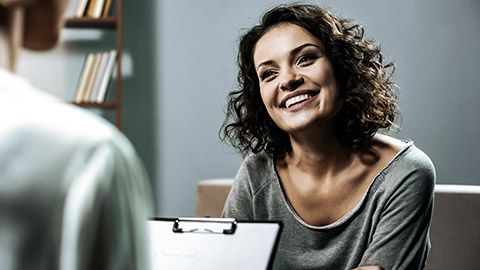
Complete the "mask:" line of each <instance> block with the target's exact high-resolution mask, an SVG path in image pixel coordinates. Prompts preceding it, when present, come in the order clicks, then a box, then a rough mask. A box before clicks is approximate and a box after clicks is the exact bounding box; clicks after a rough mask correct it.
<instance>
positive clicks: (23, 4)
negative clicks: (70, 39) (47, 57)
mask: <svg viewBox="0 0 480 270" xmlns="http://www.w3.org/2000/svg"><path fill="white" fill-rule="evenodd" d="M69 2H70V1H68V0H0V35H1V36H0V39H7V41H4V43H6V45H4V46H6V47H7V48H1V46H0V50H1V51H2V53H1V54H3V56H2V55H0V58H2V57H3V58H5V57H7V58H8V59H0V62H2V63H4V64H3V65H8V66H9V67H10V69H14V67H15V62H16V56H17V50H18V48H19V47H24V48H26V49H30V50H48V49H51V48H52V47H54V46H55V45H56V44H57V42H58V39H59V36H60V29H61V27H62V24H63V13H64V12H65V9H66V7H67V6H68V4H69ZM0 41H1V40H0ZM5 51H8V52H5ZM5 63H6V64H5Z"/></svg>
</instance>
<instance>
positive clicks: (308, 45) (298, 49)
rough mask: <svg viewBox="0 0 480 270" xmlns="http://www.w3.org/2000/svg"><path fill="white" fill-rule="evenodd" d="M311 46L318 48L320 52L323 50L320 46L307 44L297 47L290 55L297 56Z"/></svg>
mask: <svg viewBox="0 0 480 270" xmlns="http://www.w3.org/2000/svg"><path fill="white" fill-rule="evenodd" d="M310 46H313V47H315V48H318V49H320V50H321V49H322V48H320V46H318V45H315V44H312V43H305V44H303V45H300V46H298V47H296V48H295V49H293V50H291V51H290V55H295V54H297V53H299V52H301V51H302V50H303V49H304V48H306V47H310Z"/></svg>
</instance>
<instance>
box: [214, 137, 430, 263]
mask: <svg viewBox="0 0 480 270" xmlns="http://www.w3.org/2000/svg"><path fill="white" fill-rule="evenodd" d="M434 183H435V169H434V167H433V164H432V162H431V161H430V159H429V158H428V157H427V156H426V155H425V154H424V153H423V152H422V151H421V150H419V149H418V148H417V147H415V146H414V145H413V143H412V142H411V141H409V142H408V143H407V145H406V146H405V148H404V149H403V150H402V151H400V152H399V153H398V154H397V155H396V156H395V158H394V159H393V160H392V161H391V162H390V163H389V164H388V165H387V166H386V167H385V168H384V169H383V170H382V171H381V172H380V173H379V174H378V175H377V176H376V178H375V179H374V181H373V182H372V184H371V185H370V187H369V188H368V190H367V192H366V193H365V194H364V196H363V198H362V200H361V201H360V202H359V203H358V204H357V205H356V206H355V207H354V208H353V209H352V210H351V211H350V212H349V213H347V214H346V215H345V216H344V217H342V218H341V219H339V220H338V221H336V222H334V223H332V224H329V225H326V226H311V225H309V224H307V223H306V222H304V221H303V220H302V219H301V218H300V217H299V216H298V215H297V214H296V212H295V210H294V209H293V207H292V206H291V204H290V203H289V201H288V199H287V198H286V196H285V194H284V192H283V190H282V186H281V183H280V180H279V178H278V175H277V173H276V171H275V165H274V160H273V159H272V158H270V157H269V156H268V155H267V154H265V153H259V154H254V155H250V156H249V157H247V158H246V159H245V161H244V162H243V164H242V166H241V167H240V169H239V171H238V173H237V176H236V179H235V181H234V184H233V186H232V190H231V192H230V194H229V196H228V199H227V202H226V204H225V208H224V210H223V214H222V216H223V217H234V218H237V219H238V220H276V221H281V222H282V223H283V225H284V228H283V232H282V235H281V237H280V243H279V246H278V249H277V253H276V256H275V261H274V266H273V268H274V269H335V270H336V269H353V268H355V267H358V266H362V265H380V266H382V267H383V268H385V269H386V270H390V269H422V268H423V267H424V266H425V263H426V259H427V255H428V252H429V250H430V240H429V236H428V233H429V226H430V221H431V216H432V210H433V192H434ZM253 246H254V244H253Z"/></svg>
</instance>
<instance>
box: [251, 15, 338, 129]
mask: <svg viewBox="0 0 480 270" xmlns="http://www.w3.org/2000/svg"><path fill="white" fill-rule="evenodd" d="M253 60H254V65H255V69H256V72H257V75H258V79H259V83H260V93H261V96H262V100H263V103H264V104H265V107H266V108H267V111H268V113H269V115H270V117H272V119H273V121H274V122H275V123H276V124H277V125H278V126H279V127H280V128H281V129H282V130H284V131H286V132H288V133H290V134H292V133H295V132H297V131H302V130H305V129H306V128H311V127H319V126H322V125H326V126H328V124H332V125H331V126H332V127H333V116H334V115H335V114H336V113H337V111H338V110H339V107H340V102H339V90H338V86H337V82H336V80H335V76H334V72H333V68H332V64H331V63H330V60H328V58H327V57H326V56H325V52H324V47H323V44H322V42H321V41H320V40H319V39H317V38H316V37H314V36H313V35H311V34H310V33H309V32H308V31H307V30H305V29H304V28H302V27H300V26H297V25H295V24H288V23H287V24H281V25H278V26H275V27H274V28H272V29H270V30H269V31H268V32H267V33H266V34H265V35H263V36H262V37H261V38H260V39H259V40H258V42H257V44H256V45H255V48H254V53H253Z"/></svg>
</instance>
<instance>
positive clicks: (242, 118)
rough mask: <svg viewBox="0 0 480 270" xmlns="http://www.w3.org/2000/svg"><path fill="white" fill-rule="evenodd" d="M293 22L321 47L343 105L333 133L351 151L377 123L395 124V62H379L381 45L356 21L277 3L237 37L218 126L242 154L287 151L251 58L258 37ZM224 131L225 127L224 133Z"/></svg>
mask: <svg viewBox="0 0 480 270" xmlns="http://www.w3.org/2000/svg"><path fill="white" fill-rule="evenodd" d="M285 23H291V24H296V25H298V26H300V27H302V28H304V29H306V30H307V31H308V32H310V34H312V35H313V36H315V37H316V38H318V39H319V40H320V41H321V42H322V43H323V45H324V47H325V55H326V56H327V58H328V59H329V60H330V62H331V63H332V66H333V70H334V74H335V79H336V81H337V83H338V85H339V91H340V98H341V99H342V101H343V105H342V107H341V109H340V111H339V112H338V114H337V116H336V130H335V133H336V136H337V138H338V140H339V141H340V142H341V143H342V144H343V145H344V146H345V147H347V148H349V149H351V150H352V151H359V150H362V149H365V148H366V147H368V146H369V145H370V144H371V143H372V141H373V136H374V135H375V133H376V132H377V131H378V130H379V129H386V128H389V127H391V126H395V124H394V119H395V116H396V114H397V112H398V107H397V95H396V91H395V90H396V86H395V84H394V82H393V81H392V76H393V72H394V69H395V67H394V64H393V63H383V57H382V53H381V51H380V45H379V44H378V43H377V42H375V41H372V40H369V39H366V38H365V37H364V29H363V27H362V26H361V25H359V24H358V23H356V22H354V21H352V20H347V19H339V18H337V17H335V16H333V15H332V14H331V13H330V12H329V11H327V10H325V9H323V8H320V7H318V6H313V5H281V6H278V7H275V8H273V9H271V10H270V11H268V12H267V13H265V14H264V15H263V17H262V19H261V22H260V24H259V25H256V26H254V27H253V28H251V29H250V30H249V31H248V32H247V33H246V34H244V35H243V36H242V37H241V39H240V44H239V53H238V57H237V61H238V65H239V68H240V70H239V72H238V83H239V89H238V90H236V91H233V92H231V93H230V94H229V98H228V107H227V115H226V119H225V121H224V123H223V125H222V128H221V130H220V132H221V134H220V137H221V139H222V140H228V141H229V142H230V143H231V144H232V146H234V147H236V148H237V149H238V150H239V151H240V152H241V153H242V154H243V155H246V154H248V153H249V152H253V153H258V152H260V151H265V152H267V153H269V154H271V155H273V156H274V157H281V156H284V155H285V154H286V153H288V152H289V151H291V144H290V139H289V135H288V133H286V132H285V131H283V130H281V129H280V128H279V127H278V126H277V125H276V124H275V123H274V122H273V120H272V118H271V117H270V115H269V114H268V112H267V109H266V107H265V105H264V104H263V101H262V98H261V95H260V86H259V81H258V77H257V74H256V71H255V67H254V63H253V53H254V48H255V44H256V43H257V41H258V40H259V39H260V38H261V37H262V36H263V35H264V34H265V33H266V32H268V31H269V30H270V29H271V28H272V27H275V26H277V25H279V24H285ZM222 131H223V133H222Z"/></svg>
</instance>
